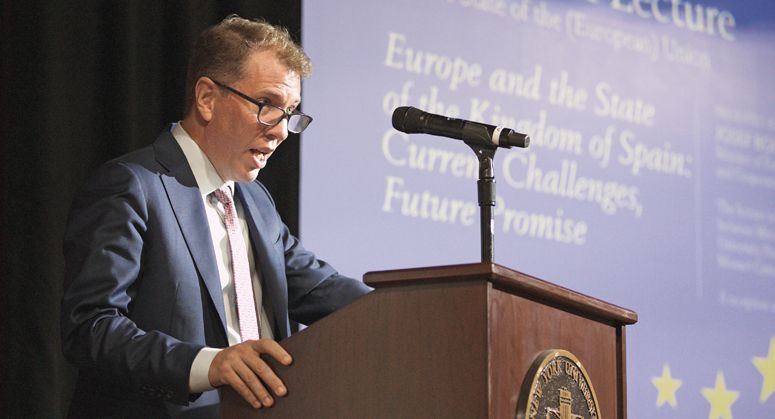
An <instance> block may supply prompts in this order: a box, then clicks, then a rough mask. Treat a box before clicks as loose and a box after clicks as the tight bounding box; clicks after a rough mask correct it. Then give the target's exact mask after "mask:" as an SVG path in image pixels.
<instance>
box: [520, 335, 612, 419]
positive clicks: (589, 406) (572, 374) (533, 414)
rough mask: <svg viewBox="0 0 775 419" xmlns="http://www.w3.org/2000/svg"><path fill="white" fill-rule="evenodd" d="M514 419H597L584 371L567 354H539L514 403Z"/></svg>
mask: <svg viewBox="0 0 775 419" xmlns="http://www.w3.org/2000/svg"><path fill="white" fill-rule="evenodd" d="M516 418H517V419H600V411H599V410H598V404H597V397H596V396H595V390H594V389H593V388H592V383H591V382H590V380H589V376H588V375H587V372H586V370H584V367H583V366H582V365H581V362H579V360H578V359H576V357H575V356H573V354H571V353H570V352H568V351H564V350H561V349H552V350H548V351H544V352H541V353H540V354H539V355H538V356H537V357H536V359H535V361H533V364H532V365H531V366H530V369H529V370H528V373H527V376H526V377H525V381H524V382H523V383H522V389H521V391H520V393H519V402H518V403H517V415H516Z"/></svg>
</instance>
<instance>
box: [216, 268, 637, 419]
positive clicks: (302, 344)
mask: <svg viewBox="0 0 775 419" xmlns="http://www.w3.org/2000/svg"><path fill="white" fill-rule="evenodd" d="M364 282H365V283H366V284H368V285H370V286H372V287H374V288H376V290H375V291H374V292H372V293H371V294H368V295H366V296H364V297H362V298H360V299H358V300H356V301H355V302H353V303H352V304H350V305H348V306H346V307H344V308H343V309H341V310H339V311H337V312H335V313H333V314H332V315H330V316H328V317H326V318H324V319H322V320H320V321H319V322H317V323H315V324H313V325H312V326H310V327H308V328H306V329H304V330H302V331H301V332H299V333H297V334H295V335H293V336H291V337H290V338H288V339H286V340H284V341H283V342H282V343H281V344H282V346H283V347H285V348H286V349H287V350H288V352H289V353H290V354H291V355H292V356H293V357H294V363H293V364H292V365H291V366H288V367H286V366H283V365H280V364H279V363H276V362H272V361H270V363H271V365H272V366H273V368H274V369H275V371H276V372H277V374H278V375H279V377H280V378H281V379H282V380H283V382H284V383H286V385H287V387H288V389H289V392H288V395H287V396H286V397H283V398H280V397H275V405H274V406H273V407H271V408H262V409H258V410H255V409H253V408H252V407H250V406H249V405H248V404H247V402H245V401H244V400H243V399H242V397H241V396H239V395H238V394H237V393H236V392H235V391H234V390H232V389H231V388H225V389H223V390H221V415H222V418H224V419H236V418H316V419H321V418H337V419H343V418H390V419H393V418H445V419H447V418H465V419H472V418H492V419H495V418H498V419H500V418H513V417H514V416H515V412H516V408H517V402H518V399H519V396H520V395H519V393H520V388H521V386H522V382H523V381H524V380H525V376H526V374H527V372H528V369H529V368H530V365H531V364H532V363H533V361H534V359H535V358H536V356H537V355H538V354H539V353H540V352H542V351H544V350H548V349H564V350H567V351H569V352H571V353H572V354H574V355H575V356H576V357H577V358H578V360H579V361H580V362H581V363H582V364H583V366H584V367H585V368H586V371H587V373H588V374H589V379H590V380H591V383H592V386H593V388H594V390H595V392H596V394H597V399H598V401H599V413H600V416H599V417H600V418H602V419H613V418H619V419H625V418H626V416H627V404H626V401H627V399H626V394H627V392H626V375H625V366H626V362H625V331H624V326H625V325H628V324H633V323H635V322H636V321H637V314H635V313H634V312H632V311H630V310H626V309H623V308H620V307H617V306H614V305H611V304H608V303H605V302H602V301H600V300H597V299H594V298H591V297H587V296H584V295H581V294H578V293H576V292H573V291H570V290H567V289H565V288H562V287H559V286H556V285H553V284H550V283H547V282H545V281H541V280H539V279H536V278H533V277H530V276H527V275H524V274H521V273H519V272H516V271H513V270H510V269H507V268H504V267H502V266H499V265H496V264H493V263H477V264H470V265H459V266H447V267H437V268H423V269H410V270H399V271H385V272H372V273H367V274H366V275H365V277H364ZM541 419H543V418H541Z"/></svg>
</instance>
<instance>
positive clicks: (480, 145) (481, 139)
mask: <svg viewBox="0 0 775 419" xmlns="http://www.w3.org/2000/svg"><path fill="white" fill-rule="evenodd" d="M468 125H470V124H468ZM463 141H464V142H465V143H466V144H468V146H469V147H471V149H472V150H474V153H476V157H477V158H478V159H479V181H478V182H477V186H478V193H479V230H480V236H481V242H482V246H481V247H482V262H494V261H495V249H494V243H495V239H494V237H493V231H494V230H495V214H494V210H495V175H494V170H493V158H495V151H497V150H498V147H497V146H495V145H493V144H492V143H491V142H490V141H489V134H488V132H487V130H486V129H484V130H479V129H471V130H467V129H464V131H463Z"/></svg>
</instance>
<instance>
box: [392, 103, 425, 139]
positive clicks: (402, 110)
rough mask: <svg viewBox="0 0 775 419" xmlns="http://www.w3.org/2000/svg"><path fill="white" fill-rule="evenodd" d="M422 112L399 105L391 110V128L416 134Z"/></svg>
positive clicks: (418, 130) (418, 129)
mask: <svg viewBox="0 0 775 419" xmlns="http://www.w3.org/2000/svg"><path fill="white" fill-rule="evenodd" d="M423 113H424V112H423V111H421V110H419V109H417V108H414V107H411V106H399V107H398V108H396V110H394V111H393V128H395V129H397V130H399V131H401V132H405V133H407V134H416V133H419V132H422V131H421V130H420V117H421V116H422V114H423Z"/></svg>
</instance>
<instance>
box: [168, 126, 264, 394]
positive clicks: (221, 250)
mask: <svg viewBox="0 0 775 419" xmlns="http://www.w3.org/2000/svg"><path fill="white" fill-rule="evenodd" d="M172 135H173V136H174V137H175V140H177V142H178V145H180V148H181V149H183V154H185V156H186V160H188V164H189V166H191V171H193V172H194V178H195V179H196V183H197V185H198V186H199V190H200V191H201V192H202V201H203V202H204V206H205V213H206V214H207V222H208V224H209V226H210V234H211V235H212V239H213V249H214V250H215V261H216V262H217V264H218V274H219V276H220V280H221V291H222V293H223V303H224V308H225V310H226V333H227V337H228V339H229V345H230V346H231V345H236V344H238V343H240V342H242V339H241V338H240V329H239V319H238V318H237V303H236V293H235V291H234V271H232V268H231V264H232V262H231V253H230V247H229V236H228V233H227V231H226V224H225V223H224V221H223V214H224V212H223V205H222V204H221V203H220V202H218V200H217V199H215V196H214V195H213V194H212V192H214V191H215V190H216V189H218V188H220V187H221V186H223V185H224V184H226V185H228V186H229V187H230V188H231V190H232V192H234V182H232V181H228V182H224V181H223V179H221V177H220V175H218V172H217V171H216V170H215V167H214V166H213V164H212V163H211V162H210V160H209V159H208V158H207V156H206V155H205V153H204V152H203V151H202V149H200V148H199V145H197V143H196V142H194V140H193V139H191V137H190V136H189V135H188V133H186V131H185V130H184V129H183V127H182V126H181V125H180V124H179V123H178V124H176V125H175V128H173V130H172ZM233 195H234V204H235V207H236V208H237V218H238V219H239V223H238V226H239V229H240V231H241V233H242V237H243V238H244V240H245V248H246V249H247V251H248V262H249V264H250V272H251V276H252V279H253V292H254V293H255V299H256V312H257V313H259V315H258V316H259V325H260V328H261V338H262V339H273V335H272V327H271V323H270V322H269V318H268V316H267V311H266V310H265V308H264V306H263V304H262V300H263V292H262V289H261V276H260V269H257V267H256V261H255V257H254V255H253V247H252V246H251V243H250V236H249V234H248V225H247V222H246V221H245V213H244V211H243V209H242V205H240V201H239V197H238V196H237V195H236V194H233ZM219 351H220V349H214V348H204V349H202V350H201V351H200V352H199V354H198V355H197V356H196V358H195V359H194V363H193V364H192V365H191V374H190V376H189V381H188V386H189V391H190V392H192V393H200V392H202V391H208V390H214V387H213V386H211V385H210V380H209V379H208V377H207V375H208V371H209V370H210V364H211V363H212V361H213V358H215V355H216V354H217V353H218V352H219Z"/></svg>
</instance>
